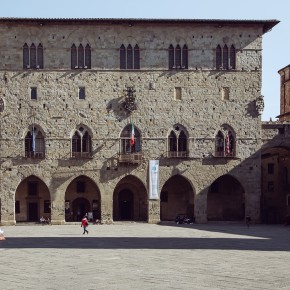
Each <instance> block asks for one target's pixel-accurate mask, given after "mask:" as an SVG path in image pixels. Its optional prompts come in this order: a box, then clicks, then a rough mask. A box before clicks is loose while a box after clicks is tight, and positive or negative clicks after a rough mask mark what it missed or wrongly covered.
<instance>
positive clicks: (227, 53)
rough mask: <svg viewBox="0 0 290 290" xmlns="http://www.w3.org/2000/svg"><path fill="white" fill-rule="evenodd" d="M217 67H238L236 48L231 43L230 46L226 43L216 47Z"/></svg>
mask: <svg viewBox="0 0 290 290" xmlns="http://www.w3.org/2000/svg"><path fill="white" fill-rule="evenodd" d="M216 69H224V70H229V69H236V48H235V46H234V45H231V47H230V48H229V47H228V46H227V45H226V44H225V45H224V46H223V47H222V46H220V45H218V46H217V47H216Z"/></svg>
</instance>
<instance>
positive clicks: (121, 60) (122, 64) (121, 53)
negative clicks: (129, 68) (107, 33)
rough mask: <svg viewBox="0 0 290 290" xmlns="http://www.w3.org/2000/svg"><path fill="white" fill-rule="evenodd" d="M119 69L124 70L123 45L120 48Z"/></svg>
mask: <svg viewBox="0 0 290 290" xmlns="http://www.w3.org/2000/svg"><path fill="white" fill-rule="evenodd" d="M120 69H126V48H125V46H124V45H123V44H122V45H121V47H120Z"/></svg>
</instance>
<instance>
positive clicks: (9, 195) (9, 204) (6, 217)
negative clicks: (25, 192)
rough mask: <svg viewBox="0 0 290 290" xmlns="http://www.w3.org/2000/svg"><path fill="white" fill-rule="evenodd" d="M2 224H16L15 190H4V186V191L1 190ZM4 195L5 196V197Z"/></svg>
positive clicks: (0, 211) (0, 210)
mask: <svg viewBox="0 0 290 290" xmlns="http://www.w3.org/2000/svg"><path fill="white" fill-rule="evenodd" d="M1 196H2V199H1V203H0V206H1V209H0V213H1V225H2V226H11V225H15V224H16V221H15V214H14V212H15V204H14V192H5V193H4V192H3V187H2V192H1ZM3 197H4V198H3Z"/></svg>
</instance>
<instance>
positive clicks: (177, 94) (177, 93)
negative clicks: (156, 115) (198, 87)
mask: <svg viewBox="0 0 290 290" xmlns="http://www.w3.org/2000/svg"><path fill="white" fill-rule="evenodd" d="M174 97H175V100H181V88H180V87H176V88H175V92H174Z"/></svg>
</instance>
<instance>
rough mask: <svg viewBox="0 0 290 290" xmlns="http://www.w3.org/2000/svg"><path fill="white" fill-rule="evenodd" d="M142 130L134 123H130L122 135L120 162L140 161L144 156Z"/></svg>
mask: <svg viewBox="0 0 290 290" xmlns="http://www.w3.org/2000/svg"><path fill="white" fill-rule="evenodd" d="M141 151H142V144H141V134H140V131H139V130H138V129H137V128H136V127H135V126H134V124H133V123H132V124H128V125H127V126H126V127H125V128H124V129H123V131H122V133H121V135H120V150H119V162H123V163H140V162H141V158H142V153H141Z"/></svg>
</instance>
